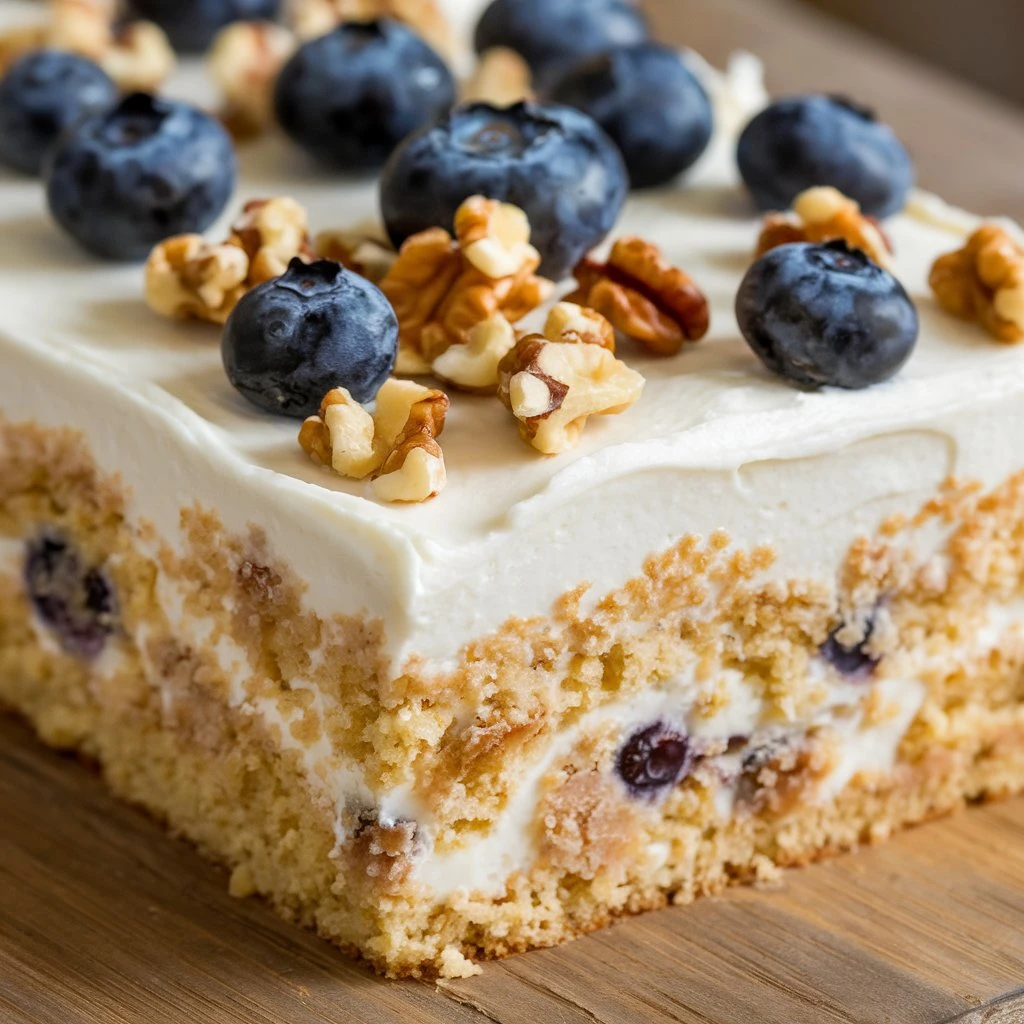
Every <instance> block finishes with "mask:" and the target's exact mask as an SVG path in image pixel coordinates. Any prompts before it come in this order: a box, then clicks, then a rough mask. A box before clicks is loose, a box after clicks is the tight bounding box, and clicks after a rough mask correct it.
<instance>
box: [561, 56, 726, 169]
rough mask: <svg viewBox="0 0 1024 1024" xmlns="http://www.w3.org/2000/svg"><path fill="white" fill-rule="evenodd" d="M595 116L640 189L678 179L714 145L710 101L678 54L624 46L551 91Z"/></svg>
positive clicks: (584, 66) (585, 65)
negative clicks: (677, 177)
mask: <svg viewBox="0 0 1024 1024" xmlns="http://www.w3.org/2000/svg"><path fill="white" fill-rule="evenodd" d="M547 98H548V99H550V100H552V101H554V102H555V103H564V104H565V105H566V106H569V107H576V108H577V109H578V110H582V111H584V113H587V114H589V115H590V116H591V117H592V118H593V119H594V120H595V121H596V122H597V123H598V124H599V125H600V126H601V127H602V128H603V129H604V130H605V131H606V132H607V133H608V135H609V136H610V137H611V140H612V141H613V142H614V143H615V144H616V145H617V146H618V147H619V149H620V150H621V151H622V155H623V157H624V158H625V161H626V167H627V168H628V169H629V177H630V181H631V182H632V185H633V188H652V187H654V186H656V185H664V184H667V183H668V182H670V181H672V179H673V178H675V177H676V176H677V175H679V174H681V173H682V172H683V171H685V170H687V169H688V168H690V167H692V166H693V165H694V163H696V162H697V159H698V158H699V157H700V155H701V154H702V153H703V152H704V150H705V149H707V146H708V143H709V142H710V141H711V133H712V129H713V119H712V112H711V101H710V100H709V99H708V94H707V93H706V92H705V91H704V87H703V86H702V85H701V84H700V82H699V81H698V80H697V77H696V75H694V73H693V72H692V71H691V70H690V69H689V68H688V67H687V66H686V64H685V63H683V59H682V57H680V55H679V53H678V51H676V50H672V49H669V48H668V47H667V46H660V45H658V44H657V43H637V44H635V45H633V46H620V47H616V48H615V49H614V50H609V51H608V52H607V53H603V54H599V55H598V56H596V57H591V58H588V59H586V60H584V61H582V62H581V63H579V64H577V65H575V66H574V67H573V68H572V69H571V70H570V71H569V72H568V73H567V74H566V75H564V76H562V77H561V78H560V79H558V81H557V82H556V84H555V85H554V86H553V87H552V88H551V89H550V90H549V91H548V93H547Z"/></svg>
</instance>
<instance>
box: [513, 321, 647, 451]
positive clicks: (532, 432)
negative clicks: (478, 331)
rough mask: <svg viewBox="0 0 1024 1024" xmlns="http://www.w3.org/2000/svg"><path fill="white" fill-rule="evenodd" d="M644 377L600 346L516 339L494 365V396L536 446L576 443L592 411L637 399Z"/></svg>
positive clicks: (617, 408)
mask: <svg viewBox="0 0 1024 1024" xmlns="http://www.w3.org/2000/svg"><path fill="white" fill-rule="evenodd" d="M643 388H644V378H643V377H642V376H640V374H639V373H637V372H636V371H634V370H631V369H630V368H629V367H628V366H626V364H625V363H623V362H622V361H621V360H619V359H616V358H615V355H614V354H613V353H612V352H610V351H609V350H608V349H607V348H603V347H602V346H600V345H588V344H572V343H567V342H564V341H549V340H548V339H547V338H545V337H544V336H543V335H540V334H532V335H527V336H526V337H524V338H521V339H520V340H519V341H518V342H517V343H516V346H515V348H514V349H512V351H511V352H509V354H508V355H507V356H506V357H505V358H504V359H503V360H502V362H501V366H500V367H499V381H498V397H499V398H500V399H501V401H502V402H503V403H504V404H505V406H506V407H507V408H508V409H509V410H510V411H511V412H512V415H513V416H515V418H516V419H517V420H518V421H519V432H520V434H521V435H522V437H523V439H524V440H525V441H528V442H529V443H530V444H531V445H533V447H534V448H536V449H537V450H538V451H540V452H543V453H544V454H545V455H557V454H559V453H561V452H565V451H569V450H570V449H572V448H575V447H576V445H577V444H578V443H579V440H580V437H581V436H582V434H583V428H584V427H585V426H586V423H587V420H588V418H589V417H591V416H610V415H613V414H615V413H620V412H623V411H625V410H626V409H628V408H629V407H630V406H631V405H633V403H634V402H636V401H637V399H639V397H640V395H641V393H642V392H643Z"/></svg>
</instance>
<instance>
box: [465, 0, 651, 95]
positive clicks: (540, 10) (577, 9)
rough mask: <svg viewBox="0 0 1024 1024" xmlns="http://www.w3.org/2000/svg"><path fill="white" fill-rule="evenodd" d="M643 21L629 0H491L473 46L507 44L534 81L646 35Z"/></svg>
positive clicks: (478, 27) (480, 49)
mask: <svg viewBox="0 0 1024 1024" xmlns="http://www.w3.org/2000/svg"><path fill="white" fill-rule="evenodd" d="M648 35H649V29H648V26H647V19H646V18H645V17H644V16H643V14H642V13H641V11H640V9H639V8H638V7H637V6H636V4H635V3H633V2H631V0H494V2H493V3H492V4H491V5H490V7H488V8H487V10H485V11H484V13H483V15H482V16H481V18H480V21H479V23H478V24H477V27H476V49H477V52H478V53H483V52H484V51H485V50H489V49H490V48H491V47H493V46H506V47H509V48H510V49H513V50H515V51H516V52H517V53H519V54H520V55H521V56H522V57H523V59H524V60H525V61H526V63H527V64H529V65H530V68H531V69H532V70H533V73H534V77H535V78H536V79H537V81H538V82H541V83H543V82H545V81H548V80H550V79H551V78H552V77H553V76H555V75H557V74H559V73H560V72H562V71H564V69H565V68H567V67H568V66H569V65H570V64H573V63H575V62H576V61H578V60H579V59H580V58H582V57H591V56H593V55H594V54H597V53H603V52H604V51H605V50H608V49H611V48H612V47H613V46H629V45H630V44H631V43H640V42H643V41H644V40H646V39H647V38H648Z"/></svg>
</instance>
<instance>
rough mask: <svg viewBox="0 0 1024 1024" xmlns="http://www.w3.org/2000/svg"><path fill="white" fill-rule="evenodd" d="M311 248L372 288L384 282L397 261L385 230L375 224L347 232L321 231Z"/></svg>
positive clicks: (360, 226) (396, 255)
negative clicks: (369, 284) (370, 283)
mask: <svg viewBox="0 0 1024 1024" xmlns="http://www.w3.org/2000/svg"><path fill="white" fill-rule="evenodd" d="M313 248H314V250H315V251H316V254H317V255H318V256H320V257H322V258H323V259H325V260H334V262H335V263H340V264H341V265H342V266H343V267H344V268H345V269H346V270H351V271H352V272H353V273H356V274H359V275H360V277H365V278H366V279H367V280H369V281H373V283H374V284H379V283H380V282H381V281H383V280H384V278H385V277H386V276H387V272H388V271H389V270H390V269H391V267H392V266H393V265H394V262H395V260H396V259H397V258H398V253H396V252H395V250H394V249H393V248H392V247H391V243H390V242H389V241H388V238H387V235H386V234H385V232H384V229H383V228H382V227H381V226H380V225H378V224H376V223H366V224H363V225H357V226H356V227H354V228H350V229H348V230H341V231H321V232H320V234H318V235H317V236H316V238H314V239H313Z"/></svg>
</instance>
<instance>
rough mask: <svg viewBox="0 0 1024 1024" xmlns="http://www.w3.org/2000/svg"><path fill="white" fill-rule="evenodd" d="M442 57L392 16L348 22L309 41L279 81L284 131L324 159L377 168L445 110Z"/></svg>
mask: <svg viewBox="0 0 1024 1024" xmlns="http://www.w3.org/2000/svg"><path fill="white" fill-rule="evenodd" d="M454 102H455V83H454V80H453V78H452V75H451V72H450V71H449V70H448V67H447V65H446V64H445V62H444V61H443V60H442V59H441V58H440V57H439V56H438V55H437V54H436V53H435V52H434V51H433V50H432V49H431V48H430V47H429V46H428V45H427V44H426V43H425V42H423V40H422V39H420V38H419V36H417V35H416V34H415V33H413V32H411V31H410V30H409V29H408V28H406V27H405V26H404V25H402V24H399V23H398V22H396V21H389V20H387V19H382V20H380V21H373V22H365V23H362V22H348V23H345V24H342V25H340V26H339V27H338V28H337V29H335V30H334V31H333V32H329V33H328V34H327V35H325V36H321V37H320V38H319V39H314V40H312V41H311V42H308V43H306V44H305V45H304V46H303V47H301V49H299V51H298V52H297V53H296V54H295V55H294V56H293V57H292V58H291V60H290V61H289V62H288V63H287V64H286V65H285V66H284V68H283V69H282V71H281V73H280V75H279V76H278V79H277V86H276V90H275V96H274V105H275V109H276V113H277V119H278V121H279V122H280V124H281V127H282V128H284V130H285V132H287V134H288V135H289V136H291V138H292V139H294V140H295V141H296V142H297V143H298V144H299V145H300V146H302V147H303V148H304V149H306V150H307V151H308V152H309V153H311V154H312V155H313V156H314V157H315V158H316V159H317V160H319V161H320V162H321V163H323V164H326V165H328V166H331V167H336V168H338V169H340V170H346V171H360V170H374V169H376V168H378V167H380V166H381V165H382V164H383V163H384V162H385V161H386V160H387V158H388V157H389V156H390V155H391V153H392V152H393V150H394V149H395V147H396V146H397V145H398V144H399V143H400V142H401V141H402V140H403V139H404V138H405V137H406V136H408V135H410V134H411V133H412V132H414V131H416V130H417V129H419V128H422V127H423V126H424V125H425V124H428V123H432V122H433V121H435V120H437V118H439V117H440V116H441V115H443V114H445V113H446V112H447V111H448V110H449V109H450V108H451V106H452V104H453V103H454Z"/></svg>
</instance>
